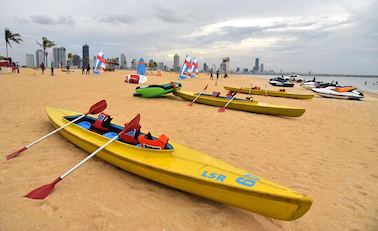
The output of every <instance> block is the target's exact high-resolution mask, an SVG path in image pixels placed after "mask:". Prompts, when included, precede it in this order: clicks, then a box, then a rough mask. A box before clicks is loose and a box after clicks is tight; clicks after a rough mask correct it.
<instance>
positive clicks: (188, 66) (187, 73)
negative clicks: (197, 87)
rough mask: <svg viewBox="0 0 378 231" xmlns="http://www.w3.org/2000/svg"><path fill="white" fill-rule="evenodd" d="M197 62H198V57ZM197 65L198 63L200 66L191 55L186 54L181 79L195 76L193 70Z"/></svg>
mask: <svg viewBox="0 0 378 231" xmlns="http://www.w3.org/2000/svg"><path fill="white" fill-rule="evenodd" d="M196 62H197V59H196ZM195 65H197V67H198V64H196V63H193V60H192V58H190V56H189V55H188V54H186V57H185V60H184V63H183V64H182V66H181V71H180V76H179V78H180V79H188V78H193V77H194V75H192V71H193V68H195Z"/></svg>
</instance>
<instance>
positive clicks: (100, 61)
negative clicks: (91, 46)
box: [93, 51, 106, 75]
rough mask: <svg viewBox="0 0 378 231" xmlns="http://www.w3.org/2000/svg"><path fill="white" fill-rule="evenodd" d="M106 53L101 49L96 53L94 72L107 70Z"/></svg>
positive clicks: (99, 72) (98, 72)
mask: <svg viewBox="0 0 378 231" xmlns="http://www.w3.org/2000/svg"><path fill="white" fill-rule="evenodd" d="M105 67H106V65H105V55H104V53H102V51H99V52H98V53H97V55H96V58H95V60H94V64H93V73H94V74H95V75H96V74H101V73H103V72H104V71H105Z"/></svg>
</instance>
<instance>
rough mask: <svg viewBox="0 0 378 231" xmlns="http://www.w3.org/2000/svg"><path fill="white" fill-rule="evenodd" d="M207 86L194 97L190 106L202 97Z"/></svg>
mask: <svg viewBox="0 0 378 231" xmlns="http://www.w3.org/2000/svg"><path fill="white" fill-rule="evenodd" d="M207 86H208V85H206V87H205V88H204V89H203V90H202V91H201V92H200V93H199V94H198V95H197V96H196V98H194V99H193V101H192V103H191V104H193V103H194V102H195V101H196V100H197V99H198V97H200V96H201V95H202V93H203V92H204V91H205V90H206V88H207Z"/></svg>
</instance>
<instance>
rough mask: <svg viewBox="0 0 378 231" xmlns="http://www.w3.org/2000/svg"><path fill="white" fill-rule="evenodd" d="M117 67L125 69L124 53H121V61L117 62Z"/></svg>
mask: <svg viewBox="0 0 378 231" xmlns="http://www.w3.org/2000/svg"><path fill="white" fill-rule="evenodd" d="M119 67H120V68H121V69H126V68H127V63H126V56H125V55H124V54H121V62H120V64H119Z"/></svg>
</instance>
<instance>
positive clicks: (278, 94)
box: [223, 86, 314, 99]
mask: <svg viewBox="0 0 378 231" xmlns="http://www.w3.org/2000/svg"><path fill="white" fill-rule="evenodd" d="M223 87H224V89H226V90H228V91H232V92H237V91H240V92H242V93H245V94H252V95H266V96H274V97H284V98H291V99H312V98H313V97H314V95H313V94H296V93H289V92H282V91H278V90H276V91H273V90H262V89H260V90H257V89H251V88H246V87H245V88H242V89H240V88H238V87H229V86H223Z"/></svg>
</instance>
